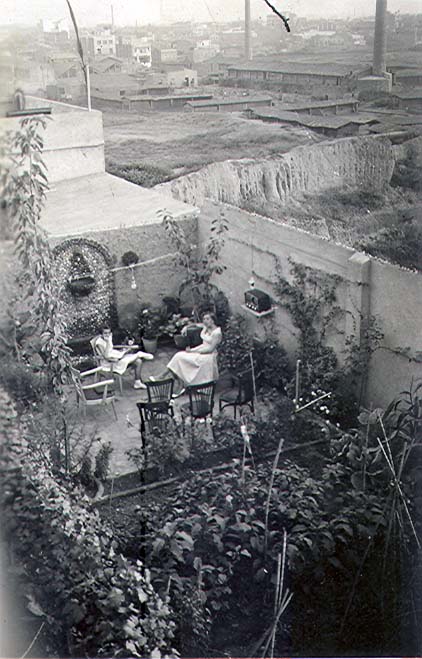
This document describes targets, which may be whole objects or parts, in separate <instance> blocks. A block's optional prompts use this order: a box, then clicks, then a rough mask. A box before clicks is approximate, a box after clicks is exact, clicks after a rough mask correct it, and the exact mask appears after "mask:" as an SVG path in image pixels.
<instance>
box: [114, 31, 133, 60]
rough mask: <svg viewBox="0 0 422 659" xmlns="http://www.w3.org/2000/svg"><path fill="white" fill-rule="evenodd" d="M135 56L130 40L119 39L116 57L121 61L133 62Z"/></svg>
mask: <svg viewBox="0 0 422 659" xmlns="http://www.w3.org/2000/svg"><path fill="white" fill-rule="evenodd" d="M132 55H133V47H132V42H131V40H130V39H125V38H123V37H118V38H117V41H116V56H117V57H120V59H127V60H131V59H132Z"/></svg>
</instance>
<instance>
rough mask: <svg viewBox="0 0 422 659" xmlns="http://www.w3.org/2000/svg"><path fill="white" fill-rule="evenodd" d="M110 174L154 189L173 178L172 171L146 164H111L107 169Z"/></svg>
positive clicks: (108, 164)
mask: <svg viewBox="0 0 422 659" xmlns="http://www.w3.org/2000/svg"><path fill="white" fill-rule="evenodd" d="M106 169H107V171H108V172H109V174H113V176H118V177H119V178H124V179H126V181H130V182H131V183H136V185H141V186H142V187H144V188H153V187H154V186H155V185H158V184H159V183H165V182H166V181H170V180H171V179H172V178H173V175H172V173H171V171H170V170H167V169H164V168H162V167H156V166H154V165H148V164H146V163H128V164H125V165H120V164H118V163H113V162H109V163H107V167H106Z"/></svg>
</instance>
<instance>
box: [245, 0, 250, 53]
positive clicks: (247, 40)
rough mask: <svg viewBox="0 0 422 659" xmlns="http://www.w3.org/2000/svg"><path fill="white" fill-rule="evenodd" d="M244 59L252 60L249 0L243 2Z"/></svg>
mask: <svg viewBox="0 0 422 659" xmlns="http://www.w3.org/2000/svg"><path fill="white" fill-rule="evenodd" d="M245 59H246V60H251V59H252V47H251V0H245Z"/></svg>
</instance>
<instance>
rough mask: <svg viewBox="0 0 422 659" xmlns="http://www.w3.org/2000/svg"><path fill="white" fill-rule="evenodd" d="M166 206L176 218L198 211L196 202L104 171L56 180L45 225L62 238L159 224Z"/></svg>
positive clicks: (57, 236) (45, 209)
mask: <svg viewBox="0 0 422 659" xmlns="http://www.w3.org/2000/svg"><path fill="white" fill-rule="evenodd" d="M58 209H60V212H59V213H58ZM163 209H166V210H167V211H169V212H170V213H171V214H172V215H173V217H175V218H177V217H182V216H186V215H190V214H193V213H195V212H196V209H195V208H194V207H193V206H189V205H188V204H185V203H183V202H181V201H178V200H177V199H173V197H170V196H168V197H167V196H166V195H164V194H163V193H162V192H157V191H155V190H153V189H146V188H142V187H140V186H139V185H135V184H134V183H129V182H128V181H125V180H124V179H122V178H118V177H117V176H112V175H111V174H107V173H105V172H100V173H98V174H92V175H90V176H81V177H79V178H74V179H70V180H66V181H60V182H58V183H56V184H55V185H54V187H53V188H52V189H50V191H49V192H48V194H47V201H46V205H45V208H44V211H43V213H42V218H41V226H42V227H43V228H44V229H45V230H46V231H47V232H48V233H49V234H50V236H52V237H54V238H59V237H63V236H69V235H75V234H82V233H87V232H89V231H107V230H112V229H121V228H127V227H131V226H142V225H145V224H154V223H157V224H158V223H159V222H161V219H160V218H159V216H158V215H157V212H158V211H159V210H163Z"/></svg>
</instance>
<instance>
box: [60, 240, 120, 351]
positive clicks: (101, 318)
mask: <svg viewBox="0 0 422 659" xmlns="http://www.w3.org/2000/svg"><path fill="white" fill-rule="evenodd" d="M53 254H54V257H55V275H56V277H57V279H58V281H59V284H61V295H62V300H63V306H64V313H65V315H66V320H67V324H68V327H69V332H70V335H71V337H72V338H77V337H82V336H88V335H93V334H95V333H96V332H98V331H99V330H100V329H101V327H102V326H103V325H104V324H109V323H111V324H113V320H114V315H115V304H114V286H113V275H112V273H111V272H110V268H111V265H112V260H111V257H110V254H109V252H108V250H107V249H106V248H105V247H103V246H102V245H100V244H98V243H96V242H95V241H93V240H87V239H85V238H74V239H70V240H66V241H64V242H63V243H61V244H60V245H58V246H57V247H56V248H55V249H54V251H53Z"/></svg>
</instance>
